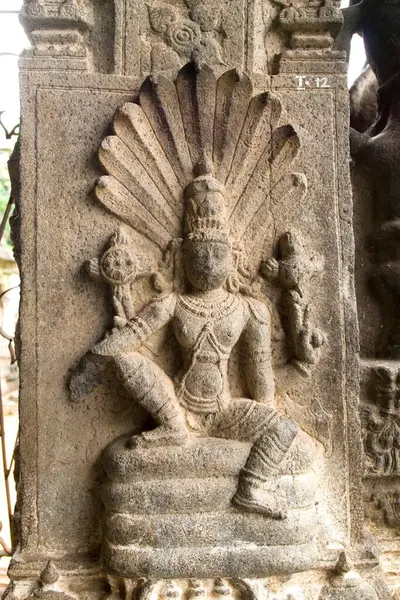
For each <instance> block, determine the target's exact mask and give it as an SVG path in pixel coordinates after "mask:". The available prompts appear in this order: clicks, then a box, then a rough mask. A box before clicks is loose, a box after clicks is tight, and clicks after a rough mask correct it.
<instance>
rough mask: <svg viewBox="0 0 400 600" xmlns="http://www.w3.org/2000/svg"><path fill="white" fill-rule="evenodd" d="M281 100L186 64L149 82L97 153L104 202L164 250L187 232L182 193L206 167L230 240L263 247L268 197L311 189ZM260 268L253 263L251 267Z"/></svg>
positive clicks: (250, 248) (231, 74) (249, 249)
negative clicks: (222, 201)
mask: <svg viewBox="0 0 400 600" xmlns="http://www.w3.org/2000/svg"><path fill="white" fill-rule="evenodd" d="M280 113H281V105H280V102H279V100H278V99H277V98H276V97H275V96H274V95H273V94H271V93H270V92H264V93H261V94H257V95H254V91H253V85H252V82H251V80H250V78H249V76H248V75H247V74H245V73H241V72H239V71H237V70H230V71H226V72H225V73H224V74H223V75H221V76H220V77H217V76H216V75H215V73H214V72H213V70H212V69H211V68H210V67H208V66H206V65H201V66H198V65H195V64H194V63H188V64H187V65H186V66H185V67H183V68H182V69H181V70H180V71H179V73H178V75H177V77H176V80H175V81H171V80H170V79H167V78H166V77H164V76H150V77H148V78H147V79H146V80H145V81H144V83H143V85H142V87H141V88H140V91H139V95H138V98H137V100H136V101H135V102H128V103H126V104H124V105H123V106H122V107H121V108H120V109H119V110H118V111H117V113H116V115H115V118H114V135H111V136H109V137H107V138H106V139H105V140H104V141H103V143H102V145H101V149H100V161H101V163H102V165H103V166H104V168H105V169H106V171H107V172H108V173H109V175H106V176H104V177H101V178H100V180H99V182H98V185H97V187H96V194H97V197H98V199H99V200H100V202H101V203H102V204H103V205H104V206H105V207H106V208H107V209H108V210H109V211H111V212H112V213H114V214H115V215H117V216H118V217H119V218H120V219H121V220H122V221H124V222H125V223H127V224H128V225H130V226H131V227H132V228H133V229H135V230H136V231H137V232H139V233H140V234H142V235H143V236H145V237H146V238H148V239H149V240H151V241H152V242H153V243H154V244H155V245H156V246H158V247H159V248H160V249H161V250H162V251H164V250H165V249H166V248H167V246H168V244H170V243H171V241H172V240H174V239H176V238H180V237H181V236H182V218H183V212H184V201H183V191H184V189H185V188H186V186H187V185H188V184H189V183H190V182H191V181H193V178H194V172H193V170H194V167H195V166H196V165H198V164H199V163H201V162H202V161H203V162H204V161H206V162H207V163H208V164H211V165H212V170H213V176H214V177H215V178H216V179H217V180H218V181H219V182H220V183H221V184H222V185H223V186H225V198H226V204H227V206H226V212H227V217H228V220H229V226H230V235H231V238H232V242H233V243H234V244H237V245H240V246H241V247H243V248H245V249H246V253H247V255H248V256H250V257H253V256H254V253H257V251H259V248H260V243H261V242H262V241H263V238H264V236H265V230H266V223H267V221H268V213H269V203H270V200H271V198H276V199H279V198H280V197H282V196H284V195H285V196H287V195H288V194H291V195H293V202H299V201H301V199H302V197H303V196H304V194H305V192H306V179H305V176H304V175H302V174H293V173H290V172H289V167H290V164H291V163H292V161H293V159H294V158H295V156H296V155H297V152H298V150H299V146H300V142H299V137H298V135H297V133H296V132H295V130H294V128H293V127H292V126H291V125H284V126H278V121H279V117H280ZM255 268H256V267H255Z"/></svg>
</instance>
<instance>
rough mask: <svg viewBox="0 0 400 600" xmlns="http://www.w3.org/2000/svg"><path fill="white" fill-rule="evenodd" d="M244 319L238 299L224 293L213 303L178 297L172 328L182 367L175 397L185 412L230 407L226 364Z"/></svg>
mask: <svg viewBox="0 0 400 600" xmlns="http://www.w3.org/2000/svg"><path fill="white" fill-rule="evenodd" d="M247 319H248V307H247V302H246V300H245V299H244V298H243V297H241V296H237V295H234V294H230V293H228V292H226V294H225V297H224V298H223V299H222V300H220V301H219V302H216V303H212V302H207V301H204V300H202V299H201V298H199V297H195V296H191V295H189V294H186V295H182V296H178V298H177V303H176V308H175V313H174V320H173V324H174V332H175V336H176V339H177V341H178V343H179V345H180V347H181V348H182V351H183V352H182V353H183V356H184V365H183V370H182V374H181V377H180V381H179V384H178V386H177V393H178V397H179V400H180V402H181V403H182V405H183V406H184V407H185V408H187V409H189V410H191V411H193V412H196V413H213V412H218V411H220V410H222V409H224V408H225V407H226V406H227V405H228V404H229V401H230V393H229V383H228V360H229V357H230V354H231V351H232V348H233V347H234V346H235V344H236V343H237V341H238V340H239V338H240V336H241V334H242V332H243V329H244V327H245V326H246V322H247Z"/></svg>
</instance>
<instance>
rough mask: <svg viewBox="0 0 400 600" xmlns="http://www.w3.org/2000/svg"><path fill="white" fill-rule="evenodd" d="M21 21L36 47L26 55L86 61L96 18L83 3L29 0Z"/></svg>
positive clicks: (73, 0)
mask: <svg viewBox="0 0 400 600" xmlns="http://www.w3.org/2000/svg"><path fill="white" fill-rule="evenodd" d="M20 20H21V22H22V24H23V25H24V27H25V29H26V31H27V33H28V35H29V38H30V41H31V43H32V46H33V48H32V50H28V51H26V52H25V56H33V57H49V58H58V59H60V58H64V59H65V58H68V59H78V60H82V59H86V56H87V44H86V34H87V31H88V29H89V28H90V26H91V24H92V19H91V14H90V12H89V10H88V8H87V7H86V5H85V4H83V1H82V0H62V1H58V2H49V1H48V0H25V2H24V5H23V7H22V9H21V12H20ZM82 68H84V66H83V65H82Z"/></svg>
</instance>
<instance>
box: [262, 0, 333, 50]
mask: <svg viewBox="0 0 400 600" xmlns="http://www.w3.org/2000/svg"><path fill="white" fill-rule="evenodd" d="M274 1H275V2H276V3H277V4H279V5H281V6H283V7H284V8H283V10H282V11H281V13H280V17H279V21H280V24H281V26H282V28H283V29H284V30H286V31H288V32H289V33H290V34H291V46H292V48H293V49H298V50H308V49H313V48H320V49H324V48H328V49H329V48H330V47H331V46H332V43H333V39H334V37H335V36H336V35H337V34H338V33H339V31H340V28H341V26H342V23H343V17H342V13H341V11H340V9H339V7H338V3H337V2H334V1H333V0H325V2H324V3H323V5H322V6H321V2H320V1H317V2H308V1H302V0H297V1H296V0H294V1H293V0H274Z"/></svg>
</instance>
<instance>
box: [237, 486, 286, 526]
mask: <svg viewBox="0 0 400 600" xmlns="http://www.w3.org/2000/svg"><path fill="white" fill-rule="evenodd" d="M231 502H232V504H233V506H235V508H238V509H239V510H244V511H246V512H256V513H259V514H262V515H264V516H266V517H270V518H271V519H280V520H283V519H286V518H287V501H286V499H285V498H284V497H283V496H282V495H281V494H280V493H279V492H278V491H277V490H271V489H270V488H268V489H266V488H265V487H263V485H262V484H261V485H260V484H257V485H253V484H249V483H247V482H240V483H239V487H238V489H237V491H236V494H235V495H234V496H233V498H232V500H231Z"/></svg>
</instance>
